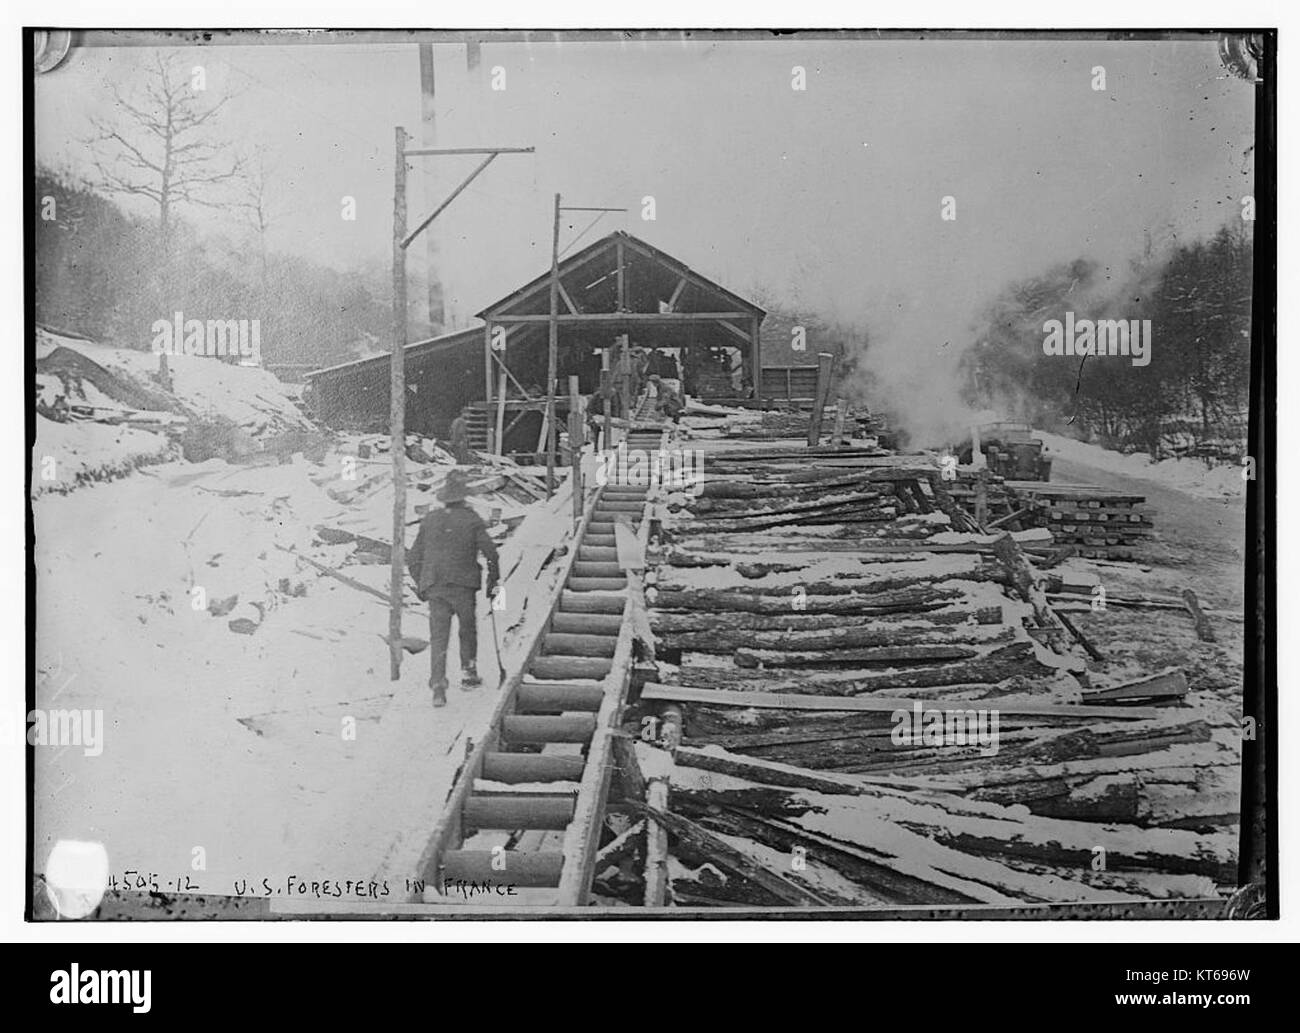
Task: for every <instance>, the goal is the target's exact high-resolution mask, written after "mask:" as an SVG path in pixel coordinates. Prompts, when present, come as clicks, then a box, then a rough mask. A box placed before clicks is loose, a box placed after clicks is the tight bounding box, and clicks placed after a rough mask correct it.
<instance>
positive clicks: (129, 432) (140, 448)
mask: <svg viewBox="0 0 1300 1033" xmlns="http://www.w3.org/2000/svg"><path fill="white" fill-rule="evenodd" d="M172 451H173V446H172V443H171V442H170V441H168V439H167V438H166V437H165V436H164V435H162V434H153V433H151V432H149V431H144V430H133V429H132V428H130V427H122V426H111V425H109V424H104V423H59V422H57V421H55V420H47V419H46V418H45V417H44V416H40V415H38V416H37V417H36V443H35V444H34V446H33V447H32V494H33V495H34V496H36V495H43V494H45V493H47V492H54V493H65V492H69V491H72V490H74V489H75V488H77V487H79V486H80V485H83V484H85V483H87V482H89V481H95V480H111V479H112V478H114V477H121V476H123V475H125V474H127V473H130V472H131V471H132V470H134V469H136V468H138V467H140V466H143V465H145V464H148V463H158V462H162V461H163V460H165V459H166V458H167V457H168V456H169V455H170V454H171V453H172Z"/></svg>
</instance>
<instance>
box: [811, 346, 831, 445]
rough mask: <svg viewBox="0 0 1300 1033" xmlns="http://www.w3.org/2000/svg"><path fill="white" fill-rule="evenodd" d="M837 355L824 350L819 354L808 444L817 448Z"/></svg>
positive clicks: (820, 437)
mask: <svg viewBox="0 0 1300 1033" xmlns="http://www.w3.org/2000/svg"><path fill="white" fill-rule="evenodd" d="M834 361H835V356H834V355H832V354H831V353H830V352H822V353H821V354H819V355H818V356H817V395H816V397H815V398H814V399H813V408H812V419H810V420H809V421H808V446H809V447H810V448H815V447H816V446H817V445H819V444H820V443H821V439H822V414H823V413H824V412H825V411H826V399H827V398H829V397H830V393H831V365H832V364H833V363H834Z"/></svg>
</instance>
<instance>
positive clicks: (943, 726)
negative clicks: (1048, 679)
mask: <svg viewBox="0 0 1300 1033" xmlns="http://www.w3.org/2000/svg"><path fill="white" fill-rule="evenodd" d="M889 719H890V721H892V722H893V724H894V730H893V732H892V733H891V734H890V739H891V740H892V741H893V743H894V745H895V746H979V747H981V749H980V755H981V756H984V757H996V756H997V752H998V712H997V711H996V710H941V709H939V708H938V707H926V706H925V705H924V704H923V703H922V702H921V701H920V700H917V701H916V702H915V703H913V704H912V709H911V710H901V709H900V710H895V711H894V712H893V713H892V714H890V715H889Z"/></svg>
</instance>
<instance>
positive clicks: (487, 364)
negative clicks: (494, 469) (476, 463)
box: [483, 320, 500, 455]
mask: <svg viewBox="0 0 1300 1033" xmlns="http://www.w3.org/2000/svg"><path fill="white" fill-rule="evenodd" d="M483 400H484V401H485V402H486V403H487V408H488V412H489V413H490V412H491V411H492V322H491V321H490V320H489V321H488V322H487V323H485V324H484V326H483ZM488 433H489V435H490V434H491V431H489V432H488ZM494 444H495V443H494V442H491V441H489V442H488V451H496V452H497V454H498V455H499V454H500V450H499V449H496V448H494V447H493V446H494Z"/></svg>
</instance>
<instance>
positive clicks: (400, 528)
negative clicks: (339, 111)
mask: <svg viewBox="0 0 1300 1033" xmlns="http://www.w3.org/2000/svg"><path fill="white" fill-rule="evenodd" d="M395 135H396V137H397V147H396V151H395V154H394V160H395V163H396V164H395V165H394V166H393V168H394V172H393V361H392V364H391V369H390V371H389V378H388V429H389V433H391V434H392V442H391V444H390V445H389V451H390V452H391V453H392V459H393V547H392V550H391V556H392V570H391V571H390V576H389V585H388V591H389V598H390V599H391V600H392V605H391V606H390V607H389V610H388V648H389V677H391V678H392V680H393V681H397V679H398V678H400V677H401V676H402V574H403V570H404V568H405V567H406V245H404V244H403V243H402V240H403V239H404V238H405V237H406V130H405V129H403V128H402V127H401V126H398V127H397V129H396V130H395Z"/></svg>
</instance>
